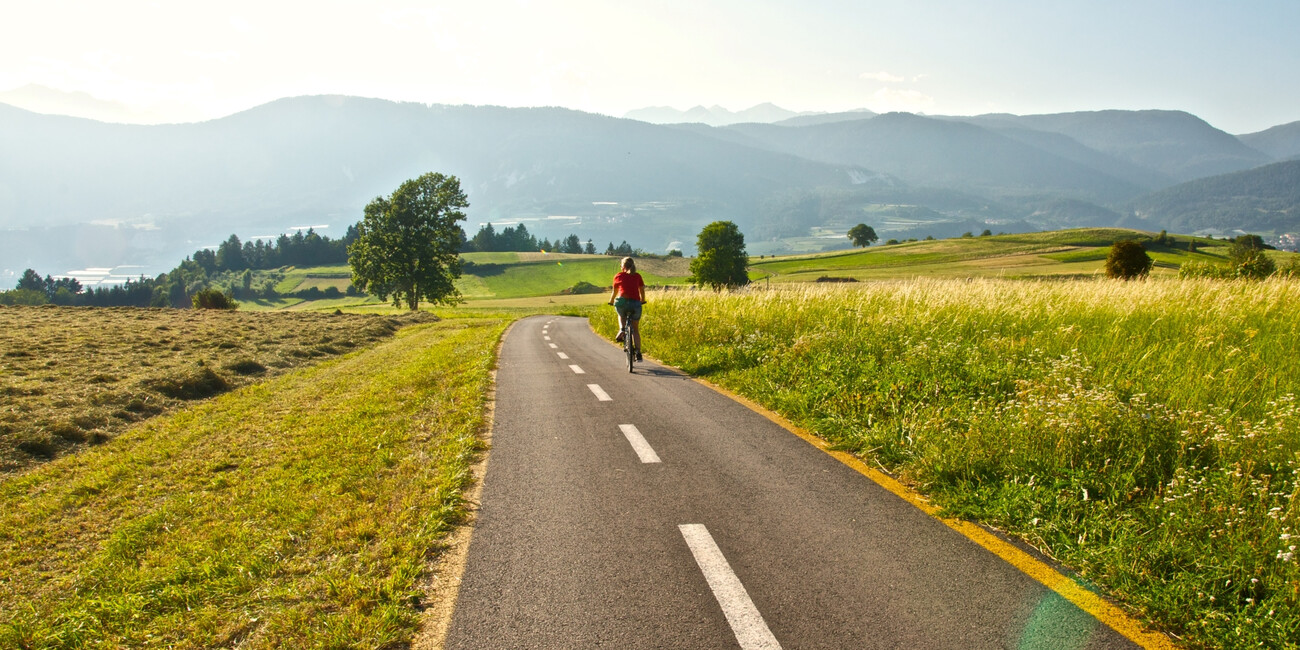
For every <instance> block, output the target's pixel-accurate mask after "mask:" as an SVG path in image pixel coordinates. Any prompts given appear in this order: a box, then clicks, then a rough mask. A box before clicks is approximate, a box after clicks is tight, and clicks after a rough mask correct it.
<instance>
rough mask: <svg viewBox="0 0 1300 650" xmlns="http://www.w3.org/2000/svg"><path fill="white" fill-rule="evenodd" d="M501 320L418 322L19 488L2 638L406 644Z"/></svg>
mask: <svg viewBox="0 0 1300 650" xmlns="http://www.w3.org/2000/svg"><path fill="white" fill-rule="evenodd" d="M505 323H506V321H504V320H501V319H496V318H468V319H456V320H446V321H442V322H439V323H433V324H429V325H420V326H415V327H411V328H407V329H403V330H402V331H400V332H399V333H398V335H397V336H396V337H395V338H393V339H390V340H388V341H387V342H384V343H381V344H379V345H378V346H376V347H373V348H368V349H365V350H361V351H358V352H354V353H352V354H349V355H347V356H345V357H343V358H341V359H338V360H334V361H328V362H325V363H322V364H320V365H316V366H313V367H310V368H306V369H301V370H297V371H294V372H291V373H289V374H286V375H284V376H281V377H278V378H275V379H271V380H269V381H266V382H264V383H260V384H256V385H252V386H247V387H245V388H241V389H239V390H236V391H234V392H232V393H228V394H226V395H223V396H221V397H218V398H216V399H214V400H211V401H208V402H205V403H202V404H200V405H198V406H194V407H192V408H187V409H184V410H182V411H179V412H176V413H174V414H171V415H164V416H161V417H158V418H154V419H153V420H150V421H148V422H146V423H143V424H141V425H138V426H136V427H133V428H131V429H130V430H128V431H127V432H125V433H123V434H122V435H121V436H119V437H118V438H116V439H114V440H113V441H112V442H111V443H108V444H103V445H99V446H95V447H91V448H89V449H87V450H84V451H82V452H80V453H76V454H71V455H67V456H64V457H61V458H58V459H56V460H53V461H51V462H49V463H46V464H44V465H42V466H39V467H36V468H34V469H32V470H30V471H27V472H24V473H21V474H18V475H14V476H10V477H8V478H5V479H3V481H0V504H3V506H2V507H0V647H4V648H79V647H144V646H153V645H157V646H161V647H191V648H202V647H235V646H238V647H248V648H279V647H295V648H297V647H332V648H345V647H347V648H352V647H368V648H380V647H403V646H406V645H407V644H409V642H410V640H411V638H412V636H413V634H414V633H415V630H416V628H417V625H418V620H419V616H420V611H421V609H422V608H423V607H424V606H425V605H427V604H428V603H427V594H426V593H425V591H424V586H423V583H422V581H423V580H424V579H425V578H426V577H427V575H428V569H429V562H430V558H431V557H432V556H433V555H434V554H435V553H436V551H437V550H438V543H439V542H438V540H439V539H440V538H441V536H442V535H444V534H445V533H446V531H447V530H448V529H449V527H451V526H453V525H454V524H455V523H456V522H458V521H459V520H460V518H461V516H462V514H463V512H464V509H463V506H462V503H461V493H462V490H463V489H464V488H465V487H466V485H467V483H468V481H469V480H470V473H469V469H468V467H469V463H470V460H471V458H472V457H473V456H475V454H476V453H477V451H478V449H479V447H480V445H481V443H480V438H479V434H480V429H481V427H482V418H483V414H484V408H485V400H486V396H487V394H488V388H489V381H490V379H489V371H490V370H491V368H492V367H493V365H494V359H495V348H496V343H497V340H498V338H499V336H500V334H501V332H502V330H503V329H504V327H505ZM285 333H286V334H292V332H290V331H286V332H285Z"/></svg>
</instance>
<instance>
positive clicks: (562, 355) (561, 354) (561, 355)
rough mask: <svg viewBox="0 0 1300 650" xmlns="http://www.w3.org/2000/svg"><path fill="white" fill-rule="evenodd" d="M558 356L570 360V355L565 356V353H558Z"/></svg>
mask: <svg viewBox="0 0 1300 650" xmlns="http://www.w3.org/2000/svg"><path fill="white" fill-rule="evenodd" d="M556 354H558V355H560V358H561V359H568V358H569V355H567V354H565V353H563V352H556Z"/></svg>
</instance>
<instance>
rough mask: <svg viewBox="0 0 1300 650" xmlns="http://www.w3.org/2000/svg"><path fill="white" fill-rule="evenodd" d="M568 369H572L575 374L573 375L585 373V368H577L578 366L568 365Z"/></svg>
mask: <svg viewBox="0 0 1300 650" xmlns="http://www.w3.org/2000/svg"><path fill="white" fill-rule="evenodd" d="M569 370H572V371H573V374H575V375H585V374H587V371H586V370H583V369H582V368H579V367H578V366H569Z"/></svg>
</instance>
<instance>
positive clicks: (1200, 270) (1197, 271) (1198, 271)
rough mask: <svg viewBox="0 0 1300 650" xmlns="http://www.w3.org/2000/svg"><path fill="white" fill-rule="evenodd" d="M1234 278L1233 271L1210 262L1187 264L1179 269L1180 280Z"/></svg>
mask: <svg viewBox="0 0 1300 650" xmlns="http://www.w3.org/2000/svg"><path fill="white" fill-rule="evenodd" d="M1232 276H1233V271H1232V269H1230V268H1228V267H1226V266H1222V265H1220V264H1211V263H1209V262H1186V263H1184V264H1183V265H1182V266H1180V267H1178V277H1180V278H1211V279H1216V280H1224V279H1227V278H1230V277H1232Z"/></svg>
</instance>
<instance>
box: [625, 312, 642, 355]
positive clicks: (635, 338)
mask: <svg viewBox="0 0 1300 650" xmlns="http://www.w3.org/2000/svg"><path fill="white" fill-rule="evenodd" d="M628 318H631V319H632V343H633V346H634V347H635V348H636V350H637V352H640V351H641V305H640V304H637V305H636V306H635V307H633V308H632V309H630V310H629V313H628Z"/></svg>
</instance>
